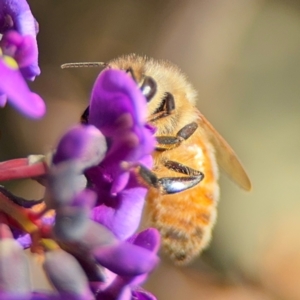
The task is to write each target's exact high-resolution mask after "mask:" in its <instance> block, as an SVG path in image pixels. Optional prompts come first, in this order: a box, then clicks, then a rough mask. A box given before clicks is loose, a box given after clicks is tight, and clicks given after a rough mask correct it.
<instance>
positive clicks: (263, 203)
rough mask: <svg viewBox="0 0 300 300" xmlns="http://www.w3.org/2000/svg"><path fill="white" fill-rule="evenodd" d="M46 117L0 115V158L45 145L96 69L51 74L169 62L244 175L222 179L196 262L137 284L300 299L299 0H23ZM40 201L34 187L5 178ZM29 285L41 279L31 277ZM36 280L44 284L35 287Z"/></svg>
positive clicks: (78, 107) (170, 291)
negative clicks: (34, 28) (126, 62)
mask: <svg viewBox="0 0 300 300" xmlns="http://www.w3.org/2000/svg"><path fill="white" fill-rule="evenodd" d="M29 3H30V5H31V7H32V10H33V13H34V14H35V16H36V18H37V19H38V21H39V24H40V34H39V37H38V40H39V46H40V65H41V68H42V75H41V76H40V77H39V78H38V79H37V80H36V81H35V82H34V83H33V84H32V89H33V90H35V91H37V92H39V93H40V94H41V95H42V97H43V98H44V99H45V101H46V102H47V107H48V112H47V116H46V117H45V118H44V119H43V120H41V121H32V120H27V119H25V118H24V117H21V116H20V115H19V114H18V113H17V112H15V111H13V110H12V109H11V108H9V107H7V108H5V109H4V110H1V111H0V126H1V127H0V129H1V140H0V158H1V160H4V159H9V158H14V157H19V156H24V155H28V154H33V153H41V152H45V151H47V150H49V149H51V148H52V147H53V145H55V143H56V141H57V140H58V138H59V136H60V135H61V134H62V133H63V132H64V130H65V129H66V128H67V127H68V126H70V125H71V124H74V123H75V122H77V120H78V117H79V116H80V113H81V111H82V110H83V109H84V108H85V106H86V104H87V102H88V97H89V91H90V88H91V86H92V83H93V81H94V80H95V77H96V75H97V73H98V72H99V70H97V69H88V70H87V69H80V70H60V68H59V66H60V64H62V63H65V62H72V61H107V60H109V59H111V58H114V57H116V56H119V55H121V54H126V53H131V52H136V53H138V54H145V55H148V56H153V57H156V58H164V59H168V60H171V61H173V62H174V63H176V64H178V65H179V66H180V67H181V68H182V69H183V70H184V71H185V72H186V74H187V75H188V77H189V78H190V80H191V82H192V83H193V84H194V86H195V87H196V89H197V90H198V92H199V101H198V107H199V109H200V110H201V112H202V113H204V114H205V115H206V117H207V118H208V119H209V120H210V121H211V122H212V124H214V126H215V127H216V128H217V130H218V131H219V132H220V133H221V134H222V135H223V136H224V137H225V138H226V140H227V141H228V142H230V144H231V145H232V146H233V148H234V149H235V150H236V152H237V153H238V154H239V157H240V158H241V160H242V161H243V163H244V165H245V167H246V169H247V170H248V172H249V174H250V176H251V179H252V181H253V191H252V192H250V193H246V192H243V191H241V190H240V189H239V188H237V187H236V186H235V185H234V184H232V183H231V182H230V181H229V180H228V179H227V178H226V177H225V176H222V177H221V201H220V205H219V217H218V221H217V225H216V227H215V230H214V235H213V241H212V243H211V246H210V247H209V249H208V250H207V251H205V252H204V253H203V255H202V256H201V258H199V259H198V260H197V261H195V263H194V264H192V265H191V266H189V267H187V268H183V269H178V268H174V267H173V266H171V265H170V264H169V263H167V262H164V263H162V264H161V266H160V268H158V269H157V270H156V271H155V272H154V273H153V275H152V276H151V278H150V280H149V281H148V282H147V283H146V288H148V289H149V290H150V291H152V292H153V293H155V294H156V295H157V297H158V298H159V299H163V300H164V299H288V300H294V299H300V285H299V284H298V281H299V278H300V235H299V232H300V217H299V215H300V199H299V198H300V196H299V195H300V192H299V189H300V183H299V177H300V176H299V165H300V156H299V149H300V138H299V129H300V117H299V116H300V3H299V2H298V1H283V0H281V1H279V0H278V1H266V0H265V1H263V0H261V1H258V0H257V1H253V0H232V1H227V0H218V1H217V0H211V1H204V0H202V1H197V0H185V1H179V0H165V1H159V0H151V1H150V0H148V1H147V0H144V1H140V0H127V1H123V0H86V1H72V0H63V1H55V0H31V1H29ZM9 187H10V188H11V189H12V190H14V191H15V192H16V193H18V194H22V195H23V196H24V195H26V196H27V197H35V198H37V197H40V196H41V195H42V189H41V188H40V187H39V186H38V185H37V184H35V183H32V182H22V183H10V184H9ZM34 279H35V283H36V285H39V283H38V279H40V275H35V276H34ZM43 286H45V285H44V284H43Z"/></svg>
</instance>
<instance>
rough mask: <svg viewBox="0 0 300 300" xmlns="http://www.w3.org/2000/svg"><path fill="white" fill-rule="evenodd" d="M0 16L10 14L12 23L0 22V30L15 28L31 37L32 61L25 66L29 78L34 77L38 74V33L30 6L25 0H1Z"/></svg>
mask: <svg viewBox="0 0 300 300" xmlns="http://www.w3.org/2000/svg"><path fill="white" fill-rule="evenodd" d="M0 16H1V17H2V19H4V17H6V18H7V16H10V18H11V20H12V24H11V27H10V28H7V23H5V22H4V24H2V28H0V32H2V33H3V32H4V31H6V30H7V29H15V30H16V31H18V32H19V33H20V34H21V35H30V36H31V37H32V39H33V43H32V53H33V55H34V60H33V62H32V63H31V64H30V65H29V66H27V75H28V77H29V78H31V79H34V77H35V76H37V75H39V74H40V69H39V67H38V47H37V41H36V35H37V33H38V25H37V22H36V20H35V18H34V17H33V15H32V13H31V11H30V7H29V5H28V3H27V1H26V0H2V1H1V2H0Z"/></svg>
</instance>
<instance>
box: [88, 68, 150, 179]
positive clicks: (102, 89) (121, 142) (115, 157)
mask: <svg viewBox="0 0 300 300" xmlns="http://www.w3.org/2000/svg"><path fill="white" fill-rule="evenodd" d="M146 105H147V103H146V99H145V97H144V96H143V94H142V92H141V91H140V90H139V88H138V87H137V85H136V83H135V81H134V80H133V79H132V78H131V77H129V76H128V75H127V74H126V73H125V72H124V71H121V70H113V69H108V70H105V71H103V72H101V73H100V75H99V77H98V78H97V80H96V83H95V85H94V88H93V92H92V97H91V102H90V109H89V123H90V124H92V125H95V126H96V127H97V128H98V129H99V130H101V132H103V134H104V135H105V136H107V137H109V139H110V149H109V151H108V153H107V156H106V157H105V160H104V161H103V162H102V164H101V168H102V169H103V172H104V173H107V176H109V175H112V177H113V178H115V177H116V176H118V175H119V174H120V173H124V170H122V168H121V167H120V162H121V161H129V162H137V161H139V160H140V159H142V158H143V157H144V156H145V155H149V154H151V153H152V151H153V149H154V145H155V139H154V137H153V135H152V133H151V131H150V130H149V129H148V128H146V126H145V125H146V124H145V123H146V122H145V120H146Z"/></svg>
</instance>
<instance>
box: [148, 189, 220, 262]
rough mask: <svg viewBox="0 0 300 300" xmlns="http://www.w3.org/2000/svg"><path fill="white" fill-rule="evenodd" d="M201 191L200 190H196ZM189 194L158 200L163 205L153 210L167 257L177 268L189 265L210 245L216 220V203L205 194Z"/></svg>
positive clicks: (155, 223) (153, 219)
mask: <svg viewBox="0 0 300 300" xmlns="http://www.w3.org/2000/svg"><path fill="white" fill-rule="evenodd" d="M195 190H197V188H195ZM186 194H188V197H189V199H188V201H185V197H186V196H187V195H185V192H182V193H178V195H177V199H174V197H168V196H162V197H160V199H157V200H158V201H159V202H160V203H161V204H162V205H155V207H156V208H155V209H154V208H153V207H152V209H151V211H152V222H153V225H154V226H155V227H156V228H157V229H158V230H159V231H160V233H161V237H162V243H163V248H164V250H165V252H166V254H167V255H168V256H169V257H170V258H171V260H172V261H174V263H175V264H177V265H185V264H187V263H189V262H190V261H191V260H192V259H193V258H195V257H196V256H197V255H198V254H199V253H200V252H201V251H202V250H203V249H204V248H205V247H206V246H207V245H208V243H209V241H210V237H211V229H212V226H213V224H214V222H215V219H216V205H215V204H216V203H215V201H214V200H213V199H211V198H210V197H209V196H206V195H205V194H202V195H200V198H199V194H198V193H197V196H198V200H197V202H195V201H193V200H194V199H193V197H191V196H193V193H192V194H191V192H189V193H187V192H186Z"/></svg>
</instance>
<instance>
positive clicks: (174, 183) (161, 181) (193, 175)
mask: <svg viewBox="0 0 300 300" xmlns="http://www.w3.org/2000/svg"><path fill="white" fill-rule="evenodd" d="M165 165H166V167H168V168H170V169H171V168H172V169H173V170H174V171H176V172H179V173H183V174H187V175H189V176H184V177H162V178H158V177H157V176H156V174H155V173H154V172H152V171H151V170H149V169H148V168H146V167H144V166H143V165H140V166H139V170H138V174H139V176H140V177H141V178H142V180H143V181H144V183H145V184H146V185H148V186H150V187H154V188H157V189H159V190H160V192H161V194H175V193H179V192H182V191H184V190H187V189H189V188H192V187H194V186H195V185H197V184H198V183H199V182H200V181H201V180H203V178H204V174H203V173H202V172H200V171H196V170H194V169H191V168H190V167H187V166H184V165H182V164H180V163H177V162H172V161H168V162H166V164H165Z"/></svg>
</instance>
